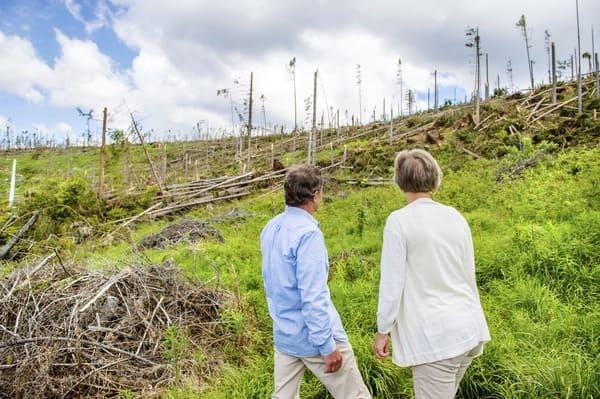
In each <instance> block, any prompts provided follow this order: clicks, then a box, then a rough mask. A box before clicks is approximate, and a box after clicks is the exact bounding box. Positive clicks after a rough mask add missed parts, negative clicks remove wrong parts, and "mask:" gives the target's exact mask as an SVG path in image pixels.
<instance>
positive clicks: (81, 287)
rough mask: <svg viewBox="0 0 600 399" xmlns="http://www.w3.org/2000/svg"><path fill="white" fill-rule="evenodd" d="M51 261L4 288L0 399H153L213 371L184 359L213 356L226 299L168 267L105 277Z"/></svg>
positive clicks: (139, 268) (21, 273)
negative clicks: (189, 377)
mask: <svg viewBox="0 0 600 399" xmlns="http://www.w3.org/2000/svg"><path fill="white" fill-rule="evenodd" d="M52 258H54V256H49V257H47V258H46V259H44V260H43V261H42V262H41V263H39V264H37V265H36V266H33V267H30V268H24V269H19V270H17V271H15V272H14V273H13V274H12V275H11V276H9V277H7V278H3V279H0V284H1V285H2V288H1V289H2V292H1V293H0V398H33V397H47V398H79V397H113V396H117V395H118V394H119V392H123V391H124V390H129V391H131V392H140V393H142V394H143V395H144V396H145V397H148V396H153V395H154V394H156V392H158V391H159V390H160V389H161V387H164V386H167V385H169V384H172V383H173V382H174V381H176V379H177V378H180V377H181V372H182V370H184V371H185V370H188V371H191V370H192V369H194V368H196V370H198V369H200V370H202V368H203V367H209V366H206V365H202V366H201V365H196V364H193V362H194V360H192V359H193V358H192V357H191V356H189V354H187V353H178V352H177V351H178V350H179V349H180V348H182V347H183V344H182V342H183V341H185V343H186V345H187V346H185V347H186V348H187V350H192V351H194V350H202V351H214V350H215V349H216V347H215V345H216V343H217V342H219V341H221V340H222V336H223V334H222V331H219V329H220V323H219V322H218V320H219V318H220V314H221V309H222V306H224V302H225V301H226V300H227V297H226V295H225V293H224V292H222V291H219V290H216V289H214V288H209V287H207V286H205V285H202V284H198V282H192V281H189V280H188V279H186V278H184V277H183V276H182V275H181V273H180V271H179V270H178V269H177V268H175V267H174V266H172V265H171V264H169V263H165V264H162V265H153V266H136V265H132V266H128V267H126V268H124V269H122V270H120V271H116V272H113V273H112V274H101V273H96V272H90V271H85V270H82V269H79V268H77V267H74V266H65V265H63V264H62V262H61V263H60V265H52V264H51V263H52V262H51V261H52ZM174 331H175V332H176V334H175V335H173V334H171V339H170V340H169V332H174ZM173 336H175V337H176V338H177V337H179V338H177V339H179V340H180V341H181V342H173ZM177 339H175V341H176V340H177ZM178 348H179V349H178ZM182 366H183V367H182ZM209 371H210V370H209Z"/></svg>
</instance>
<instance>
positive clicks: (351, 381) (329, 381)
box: [272, 342, 371, 399]
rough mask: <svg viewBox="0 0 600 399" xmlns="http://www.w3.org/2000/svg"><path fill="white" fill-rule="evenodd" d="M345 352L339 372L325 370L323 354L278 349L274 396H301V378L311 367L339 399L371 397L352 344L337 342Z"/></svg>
mask: <svg viewBox="0 0 600 399" xmlns="http://www.w3.org/2000/svg"><path fill="white" fill-rule="evenodd" d="M337 349H338V350H339V351H340V353H341V354H342V367H341V368H340V369H339V370H338V371H336V372H335V373H325V361H324V360H323V358H322V357H321V356H314V357H294V356H289V355H285V354H283V353H280V352H277V351H275V392H274V393H273V396H272V398H273V399H299V398H300V381H301V380H302V376H303V375H304V370H305V369H309V370H310V371H311V372H312V373H313V374H314V375H315V376H316V377H317V378H318V379H319V381H321V382H322V383H323V385H325V388H327V390H328V391H329V393H330V394H331V395H332V396H333V397H334V398H336V399H371V394H370V393H369V390H368V389H367V387H366V386H365V383H364V382H363V379H362V376H361V375H360V372H359V370H358V366H357V364H356V359H355V358H354V352H353V351H352V346H350V344H349V343H341V342H338V343H337Z"/></svg>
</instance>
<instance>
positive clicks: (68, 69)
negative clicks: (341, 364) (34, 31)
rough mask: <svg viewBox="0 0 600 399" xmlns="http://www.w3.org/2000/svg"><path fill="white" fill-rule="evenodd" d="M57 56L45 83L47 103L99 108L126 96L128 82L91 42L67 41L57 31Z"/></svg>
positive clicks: (66, 38) (113, 103) (121, 99)
mask: <svg viewBox="0 0 600 399" xmlns="http://www.w3.org/2000/svg"><path fill="white" fill-rule="evenodd" d="M55 34H56V40H57V41H58V44H59V45H60V56H59V57H58V58H57V59H56V61H55V64H54V69H53V71H52V72H53V73H52V79H51V80H50V81H48V82H47V83H44V85H45V87H46V88H48V90H49V92H50V101H51V103H52V104H54V105H59V106H75V105H78V106H84V107H89V108H95V109H98V108H101V107H102V106H103V105H116V103H118V102H121V101H123V99H125V98H126V97H127V94H128V91H129V85H128V83H127V79H126V77H125V76H123V75H122V74H121V73H120V72H118V71H117V70H116V68H115V67H114V63H113V61H112V60H111V59H110V58H109V57H108V56H106V55H104V54H102V53H101V52H100V50H99V49H98V46H96V44H95V43H94V42H91V41H82V40H78V39H70V38H68V37H67V36H65V35H64V34H63V33H62V32H61V31H59V30H56V32H55Z"/></svg>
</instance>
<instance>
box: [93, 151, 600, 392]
mask: <svg viewBox="0 0 600 399" xmlns="http://www.w3.org/2000/svg"><path fill="white" fill-rule="evenodd" d="M518 156H523V155H522V154H521V155H519V154H516V155H515V157H518ZM439 157H440V159H441V160H442V164H443V167H444V170H445V172H446V173H445V180H444V183H443V186H442V189H441V191H440V192H439V193H438V194H437V195H436V199H437V200H438V201H440V202H443V203H446V204H448V205H452V206H454V207H456V208H457V209H459V210H460V211H461V212H463V214H464V215H465V217H466V218H467V219H468V220H469V222H470V225H471V228H472V231H473V236H474V241H475V249H476V258H477V277H478V283H479V286H480V291H481V298H482V303H483V306H484V309H485V312H486V315H487V319H488V323H489V325H490V329H491V334H492V341H491V343H489V344H488V345H487V346H486V349H485V353H484V355H483V356H482V357H480V358H478V359H476V360H475V361H474V362H473V364H472V366H471V367H470V369H469V370H468V372H467V374H466V376H465V379H464V380H463V383H462V384H461V389H460V391H459V395H458V396H459V397H461V398H582V399H591V398H594V397H600V362H599V361H598V358H599V353H598V352H599V349H598V348H600V342H599V339H598V332H599V331H600V266H599V263H600V262H599V261H600V250H599V248H600V206H599V205H600V203H599V201H600V200H599V198H600V150H598V149H577V150H568V151H566V152H562V153H558V154H557V155H555V156H549V157H548V158H547V159H546V160H545V161H544V162H542V163H541V164H539V165H538V166H536V167H535V168H532V169H530V170H527V171H525V172H524V173H523V174H522V176H520V177H516V178H512V179H508V180H504V181H503V182H501V183H498V182H497V180H496V175H497V171H498V168H499V167H500V166H501V165H500V164H499V163H498V162H493V161H483V160H481V161H470V160H467V159H466V158H462V159H460V162H458V161H457V160H456V154H444V153H443V152H442V153H440V155H439ZM515 157H513V158H511V156H507V157H506V159H505V160H504V161H502V162H505V163H509V162H514V160H515V159H516V158H515ZM403 205H404V199H403V198H402V196H401V194H400V192H399V191H398V190H397V189H395V188H393V187H392V186H386V187H376V188H363V189H349V188H346V187H338V188H326V201H324V204H323V207H322V209H321V210H319V212H318V213H317V215H316V216H317V218H318V219H319V220H320V222H321V225H322V228H323V231H324V234H325V238H326V241H327V245H328V248H329V254H330V262H331V273H330V282H329V284H330V288H331V293H332V296H333V301H334V303H335V305H336V307H337V309H338V311H339V312H340V314H341V317H342V320H343V322H344V325H345V328H346V330H347V331H348V334H349V336H350V340H351V343H352V344H353V346H354V350H355V353H356V356H357V359H358V363H359V367H360V370H361V372H362V375H363V377H364V379H365V381H366V383H367V385H368V386H369V388H370V390H371V392H372V393H373V395H374V397H376V398H405V397H406V398H408V397H411V395H412V382H411V374H410V371H409V370H407V369H400V368H398V367H395V366H394V365H393V364H392V363H391V361H390V360H386V361H379V360H376V359H375V358H374V356H373V355H372V352H371V342H372V337H373V335H374V333H375V331H376V325H375V313H376V306H377V290H378V279H379V267H378V262H379V253H380V248H381V234H382V229H383V224H384V223H385V219H386V217H387V215H388V214H389V213H390V212H391V211H392V210H394V209H398V208H400V207H402V206H403ZM231 206H232V205H228V207H231ZM233 206H238V207H243V208H245V209H246V210H248V211H249V212H251V213H252V214H253V215H254V216H253V217H251V218H249V219H247V220H245V221H234V222H226V223H222V224H220V225H218V226H216V227H218V228H219V229H220V230H221V231H222V233H223V234H224V236H225V243H224V244H220V243H198V244H192V245H189V244H182V245H178V246H176V247H173V248H170V249H167V250H160V251H158V250H149V251H146V255H147V256H148V257H149V258H150V259H151V260H155V261H160V260H163V259H165V258H169V257H172V258H174V259H175V261H176V262H177V263H178V264H180V265H182V266H183V267H184V269H185V270H186V272H187V273H188V274H189V275H190V276H195V277H199V278H209V277H212V276H214V275H215V274H216V275H217V276H218V277H219V279H220V282H221V283H222V284H223V285H224V286H225V287H226V288H228V289H229V290H231V291H232V292H233V293H239V297H238V300H239V306H238V307H236V309H233V310H231V311H230V312H227V314H226V315H225V316H224V321H225V322H226V323H227V325H228V332H229V334H230V337H229V338H228V339H227V344H226V346H225V349H224V353H223V359H222V360H223V362H224V364H223V366H222V368H221V372H220V373H219V375H218V376H214V377H212V378H210V379H208V380H206V381H203V382H202V383H200V384H197V383H194V382H193V381H182V383H181V384H180V385H179V386H177V387H173V388H172V389H171V390H169V391H168V392H166V393H165V397H166V398H173V399H175V398H195V397H202V398H207V399H217V398H219V399H220V398H228V399H237V398H240V399H242V398H243V399H249V398H261V399H262V398H266V397H269V395H270V393H271V391H272V388H273V381H272V371H273V366H272V354H273V349H272V337H271V321H270V319H269V316H268V313H267V307H266V303H265V299H264V293H263V289H262V281H261V271H260V264H261V261H260V253H259V247H258V235H259V233H260V230H261V229H262V227H263V225H264V224H265V223H266V222H267V221H268V220H269V219H270V218H271V217H273V216H274V215H275V214H277V213H278V212H280V211H282V209H283V203H282V198H281V193H274V194H272V195H269V196H266V197H262V198H260V199H259V200H252V199H250V200H245V201H241V202H238V203H235V204H234V205H233ZM224 210H225V207H223V206H222V207H216V208H214V209H212V210H198V211H195V212H192V215H188V216H197V217H206V216H208V215H209V214H218V213H220V212H223V211H224ZM160 227H162V226H158V225H157V226H153V225H149V224H147V225H144V226H142V228H141V229H139V230H138V232H136V233H135V237H134V238H135V239H139V238H140V237H141V236H142V235H144V234H147V233H148V232H150V231H153V230H157V229H159V228H160ZM127 248H128V247H127V246H126V245H120V246H117V247H109V248H107V249H105V253H102V251H100V252H96V253H95V254H94V255H85V256H82V257H81V259H82V261H84V262H85V261H88V262H90V263H91V264H92V265H94V264H97V263H98V262H99V259H103V258H104V257H109V258H111V259H115V258H122V259H127V258H128V257H130V256H132V255H131V254H130V253H129V252H128V251H129V250H128V249H127ZM301 397H302V398H315V399H316V398H328V397H329V396H328V394H327V392H326V391H325V389H324V388H323V386H322V385H321V384H320V383H319V382H318V381H317V380H316V379H315V378H314V377H312V376H311V375H310V374H309V373H307V374H306V376H305V378H304V382H303V384H302V390H301Z"/></svg>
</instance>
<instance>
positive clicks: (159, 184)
mask: <svg viewBox="0 0 600 399" xmlns="http://www.w3.org/2000/svg"><path fill="white" fill-rule="evenodd" d="M130 116H131V125H132V126H133V129H134V130H135V132H136V133H137V136H138V138H139V139H140V144H141V145H142V148H143V149H144V153H145V154H146V159H147V160H148V163H149V164H150V170H151V171H152V175H153V176H154V179H155V180H156V184H157V185H158V189H159V190H160V194H161V195H162V196H166V194H167V192H166V191H165V189H164V187H163V185H162V182H161V181H160V178H159V177H158V174H157V173H156V169H154V164H153V163H152V159H151V158H150V154H149V153H148V149H147V148H146V145H145V144H144V137H143V136H142V133H140V130H139V129H138V127H137V122H136V120H135V119H134V117H133V114H130Z"/></svg>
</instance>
